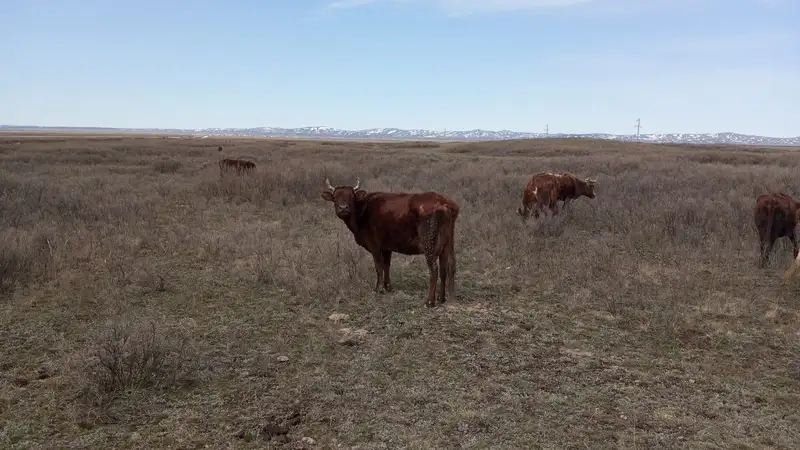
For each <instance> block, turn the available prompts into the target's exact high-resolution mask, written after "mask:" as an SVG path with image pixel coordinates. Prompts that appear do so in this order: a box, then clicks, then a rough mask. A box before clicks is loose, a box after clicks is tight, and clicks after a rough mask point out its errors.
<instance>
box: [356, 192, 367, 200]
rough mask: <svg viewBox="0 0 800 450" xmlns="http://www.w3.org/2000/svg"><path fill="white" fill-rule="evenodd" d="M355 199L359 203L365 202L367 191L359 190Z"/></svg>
mask: <svg viewBox="0 0 800 450" xmlns="http://www.w3.org/2000/svg"><path fill="white" fill-rule="evenodd" d="M355 197H356V201H357V202H363V201H364V199H365V198H367V191H365V190H363V189H359V190H357V191H356V195H355Z"/></svg>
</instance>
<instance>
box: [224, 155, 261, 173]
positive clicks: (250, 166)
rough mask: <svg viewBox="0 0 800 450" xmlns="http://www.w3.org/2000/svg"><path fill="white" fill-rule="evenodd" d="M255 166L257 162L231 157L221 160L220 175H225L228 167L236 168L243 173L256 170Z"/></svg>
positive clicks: (237, 171)
mask: <svg viewBox="0 0 800 450" xmlns="http://www.w3.org/2000/svg"><path fill="white" fill-rule="evenodd" d="M255 168H256V164H255V163H254V162H252V161H245V160H243V159H229V158H225V159H221V160H219V176H223V175H224V174H225V171H226V170H227V169H235V170H236V173H237V174H242V173H245V172H249V171H251V170H254V169H255Z"/></svg>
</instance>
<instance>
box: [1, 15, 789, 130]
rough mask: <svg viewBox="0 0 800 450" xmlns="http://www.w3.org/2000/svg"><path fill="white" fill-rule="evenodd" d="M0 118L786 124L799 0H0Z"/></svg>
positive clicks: (195, 124)
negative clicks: (0, 33)
mask: <svg viewBox="0 0 800 450" xmlns="http://www.w3.org/2000/svg"><path fill="white" fill-rule="evenodd" d="M0 17H4V18H5V20H4V21H3V31H2V36H3V37H2V44H0V61H2V66H1V67H2V69H0V124H17V125H23V124H25V125H67V126H112V127H176V128H200V127H252V126H281V127H299V126H314V125H326V126H331V127H337V128H347V129H362V128H372V127H399V128H427V129H437V130H441V129H444V128H447V129H451V130H454V129H473V128H483V129H510V130H515V131H534V132H537V131H542V130H543V129H544V125H545V124H549V126H550V132H580V133H582V132H610V133H632V132H633V125H634V122H635V120H636V118H637V117H641V119H642V132H643V133H661V132H686V133H691V132H722V131H734V132H740V133H752V134H762V135H769V136H797V135H800V26H798V23H800V1H798V0H727V1H724V0H639V1H634V0H495V1H490V0H486V1H482V0H427V1H425V0H372V1H368V0H351V1H347V0H345V1H339V2H335V3H331V0H328V1H317V0H307V1H304V0H293V1H290V0H283V1H278V0H272V1H270V0H262V1H254V0H240V1H237V0H230V1H218V0H193V1H188V0H164V1H163V2H156V1H152V0H135V1H132V0H83V1H77V0H74V1H70V0H61V1H58V0H0Z"/></svg>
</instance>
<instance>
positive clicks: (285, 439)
mask: <svg viewBox="0 0 800 450" xmlns="http://www.w3.org/2000/svg"><path fill="white" fill-rule="evenodd" d="M272 441H274V442H275V443H278V444H285V443H287V442H289V436H288V435H285V434H280V435H278V436H275V437H274V438H272Z"/></svg>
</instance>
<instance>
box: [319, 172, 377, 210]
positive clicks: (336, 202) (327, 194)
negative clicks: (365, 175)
mask: <svg viewBox="0 0 800 450" xmlns="http://www.w3.org/2000/svg"><path fill="white" fill-rule="evenodd" d="M359 186H361V180H360V179H359V178H356V185H355V186H339V187H336V188H334V187H333V186H331V182H330V180H328V179H327V178H326V179H325V190H324V191H322V198H323V199H324V200H326V201H329V202H333V211H334V212H335V213H336V216H337V217H339V218H340V219H346V218H348V217H350V213H352V212H354V211H355V210H356V202H361V201H363V200H364V198H365V197H366V196H367V191H365V190H363V189H359Z"/></svg>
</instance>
